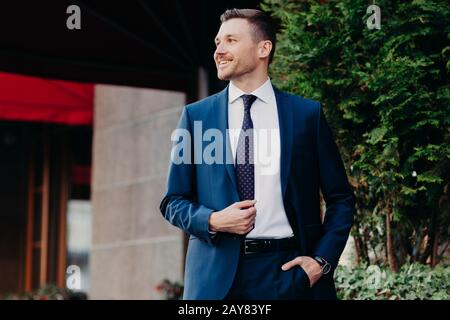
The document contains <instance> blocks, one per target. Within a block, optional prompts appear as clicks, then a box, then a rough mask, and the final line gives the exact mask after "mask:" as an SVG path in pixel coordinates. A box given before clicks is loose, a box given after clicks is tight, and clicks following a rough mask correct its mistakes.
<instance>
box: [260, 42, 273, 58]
mask: <svg viewBox="0 0 450 320" xmlns="http://www.w3.org/2000/svg"><path fill="white" fill-rule="evenodd" d="M271 51H272V41H270V40H264V41H260V42H259V43H258V57H259V58H261V59H264V58H269V55H270V52H271Z"/></svg>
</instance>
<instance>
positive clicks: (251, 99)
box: [241, 94, 256, 111]
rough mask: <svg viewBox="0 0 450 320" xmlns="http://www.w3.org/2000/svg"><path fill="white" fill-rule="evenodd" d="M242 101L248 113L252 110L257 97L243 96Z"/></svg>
mask: <svg viewBox="0 0 450 320" xmlns="http://www.w3.org/2000/svg"><path fill="white" fill-rule="evenodd" d="M241 97H242V101H244V108H245V110H246V111H248V110H250V107H251V106H252V104H253V102H255V100H256V96H254V95H252V94H243V95H242V96H241Z"/></svg>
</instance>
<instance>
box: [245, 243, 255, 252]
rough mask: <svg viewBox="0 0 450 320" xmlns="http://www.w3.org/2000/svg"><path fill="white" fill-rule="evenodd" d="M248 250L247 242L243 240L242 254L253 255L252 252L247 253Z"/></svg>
mask: <svg viewBox="0 0 450 320" xmlns="http://www.w3.org/2000/svg"><path fill="white" fill-rule="evenodd" d="M247 249H248V244H247V241H245V240H244V254H253V253H254V252H249V251H247Z"/></svg>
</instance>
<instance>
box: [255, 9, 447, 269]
mask: <svg viewBox="0 0 450 320" xmlns="http://www.w3.org/2000/svg"><path fill="white" fill-rule="evenodd" d="M371 4H376V5H378V6H379V8H380V10H381V29H369V28H368V27H367V25H366V22H367V20H368V18H369V16H370V15H371V13H368V12H367V8H368V6H369V5H371ZM262 8H263V9H264V10H266V11H268V12H269V13H270V14H271V15H272V16H274V17H275V18H277V20H278V21H279V24H280V27H281V28H280V32H279V33H278V34H277V41H278V42H277V51H276V52H275V59H274V61H273V63H272V65H271V69H270V71H271V78H272V79H273V81H274V83H275V84H276V85H277V86H278V87H279V88H281V89H283V90H286V91H289V92H292V93H294V94H299V95H302V96H304V97H306V98H310V99H315V100H318V101H320V102H321V104H322V106H323V109H324V111H325V114H326V117H327V119H328V121H329V123H330V125H331V127H332V129H333V133H334V134H335V139H336V141H337V143H338V145H339V149H340V151H341V154H342V157H343V160H344V162H345V166H346V168H347V172H348V174H349V178H350V181H351V183H352V185H353V187H354V189H355V193H356V196H357V214H356V217H355V227H354V228H353V230H352V234H353V236H354V238H355V244H356V250H357V259H358V260H359V261H361V262H366V263H369V264H370V263H373V264H379V263H383V262H384V260H387V261H388V263H389V265H390V267H391V268H392V269H393V270H398V269H399V267H400V266H401V265H402V264H403V263H405V262H406V261H407V260H408V259H409V260H410V261H411V262H414V261H416V262H421V263H430V264H436V263H438V262H439V261H442V256H444V255H445V250H444V249H445V248H447V247H446V246H447V245H448V242H449V240H450V234H449V229H448V226H449V223H450V201H449V199H450V198H449V181H450V148H449V145H450V130H449V127H450V117H449V114H450V86H449V83H448V73H449V72H450V61H449V57H450V47H449V45H448V43H449V42H448V39H449V36H450V27H449V24H448V21H449V19H450V7H449V6H448V1H445V0H427V1H425V0H413V1H403V0H377V1H375V2H373V1H366V0H341V1H319V0H317V1H313V0H311V1H298V0H265V1H264V2H263V3H262ZM440 248H443V249H440ZM380 253H381V254H380Z"/></svg>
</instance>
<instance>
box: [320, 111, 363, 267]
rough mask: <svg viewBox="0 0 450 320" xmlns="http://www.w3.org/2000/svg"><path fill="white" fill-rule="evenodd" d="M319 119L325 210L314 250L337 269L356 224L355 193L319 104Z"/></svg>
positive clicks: (321, 173)
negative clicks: (318, 238)
mask: <svg viewBox="0 0 450 320" xmlns="http://www.w3.org/2000/svg"><path fill="white" fill-rule="evenodd" d="M317 121H318V123H317V152H318V161H319V174H320V188H321V190H322V194H323V197H324V200H325V203H326V212H325V218H324V221H323V235H322V237H321V239H320V240H319V242H318V244H317V245H316V247H315V249H314V255H316V256H321V257H323V258H324V259H325V260H327V261H328V262H329V263H330V264H331V266H332V268H333V269H335V268H336V266H337V264H338V262H339V258H340V256H341V254H342V251H343V250H344V247H345V244H346V242H347V239H348V236H349V233H350V228H351V227H352V225H353V216H354V213H355V196H354V193H353V190H352V188H351V186H350V184H349V183H348V179H347V174H346V172H345V168H344V164H343V162H342V159H341V156H340V154H339V150H338V148H337V145H336V143H335V141H334V139H333V135H332V133H331V130H330V128H329V126H328V124H327V121H326V119H325V115H324V113H323V109H322V107H321V106H320V104H319V108H318V120H317Z"/></svg>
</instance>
